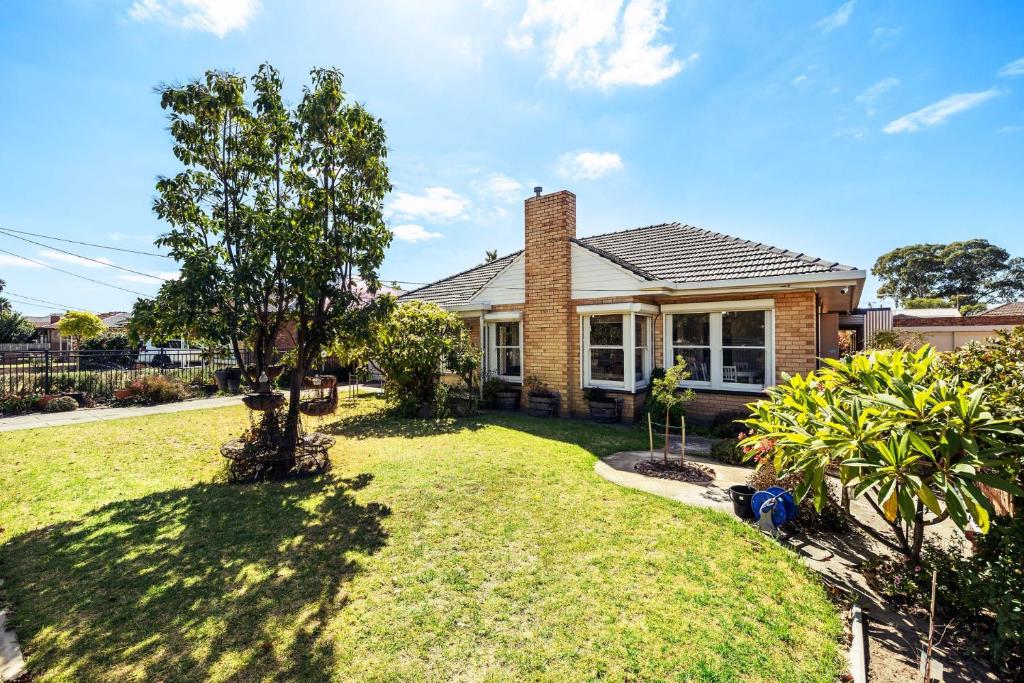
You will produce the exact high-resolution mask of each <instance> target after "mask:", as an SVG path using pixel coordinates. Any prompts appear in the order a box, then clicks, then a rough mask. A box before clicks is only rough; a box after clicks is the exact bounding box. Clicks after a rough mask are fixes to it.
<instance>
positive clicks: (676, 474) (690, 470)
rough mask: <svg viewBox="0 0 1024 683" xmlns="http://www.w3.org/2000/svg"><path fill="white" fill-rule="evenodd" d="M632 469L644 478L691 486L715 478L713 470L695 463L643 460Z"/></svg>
mask: <svg viewBox="0 0 1024 683" xmlns="http://www.w3.org/2000/svg"><path fill="white" fill-rule="evenodd" d="M633 469H634V470H636V471H637V472H638V473H639V474H642V475H644V476H646V477H657V478H658V479H671V480H673V481H685V482H690V483H692V484H706V483H708V482H710V481H713V480H714V478H715V471H714V470H713V469H711V468H710V467H708V466H706V465H701V464H700V463H696V462H678V461H669V462H663V461H661V460H645V461H642V462H638V463H637V464H636V465H634V466H633Z"/></svg>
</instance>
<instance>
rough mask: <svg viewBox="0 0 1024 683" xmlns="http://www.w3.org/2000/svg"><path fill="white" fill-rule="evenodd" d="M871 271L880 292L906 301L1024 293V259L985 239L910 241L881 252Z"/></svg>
mask: <svg viewBox="0 0 1024 683" xmlns="http://www.w3.org/2000/svg"><path fill="white" fill-rule="evenodd" d="M871 272H872V273H873V274H874V275H875V276H876V277H878V278H879V279H880V280H881V281H882V285H881V286H880V287H879V288H878V293H879V295H881V296H884V297H889V298H891V299H895V300H896V302H897V303H899V304H901V305H904V306H905V305H906V302H907V301H908V300H912V299H916V298H942V299H945V300H947V301H949V302H951V303H952V304H953V305H954V306H957V307H960V306H964V305H970V304H978V303H984V302H1000V301H1008V300H1013V299H1015V298H1018V297H1021V296H1024V258H1021V257H1015V258H1011V257H1010V254H1009V252H1007V251H1006V250H1005V249H1002V248H1001V247H998V246H996V245H994V244H991V243H989V242H988V241H987V240H983V239H972V240H967V241H964V242H952V243H950V244H912V245H910V246H906V247H900V248H898V249H893V250H892V251H890V252H887V253H885V254H882V255H881V256H879V257H878V260H877V261H875V265H874V267H873V268H872V269H871Z"/></svg>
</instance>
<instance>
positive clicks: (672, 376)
mask: <svg viewBox="0 0 1024 683" xmlns="http://www.w3.org/2000/svg"><path fill="white" fill-rule="evenodd" d="M689 376H690V371H689V370H687V369H686V360H685V359H684V358H683V357H682V356H677V357H676V362H675V365H673V366H672V367H670V368H669V369H667V370H665V374H664V375H660V373H659V376H652V377H651V400H652V401H653V402H654V404H655V405H657V406H659V407H660V408H663V409H664V410H665V422H664V426H665V451H664V460H665V462H666V463H667V462H668V434H669V427H670V426H671V424H670V423H671V422H672V409H673V408H676V407H679V406H682V405H683V404H684V403H686V402H687V401H689V400H691V399H692V398H693V396H694V392H693V389H684V390H683V391H680V390H679V383H680V382H682V381H683V380H684V379H686V378H687V377H689ZM682 424H685V422H684V423H682ZM681 438H682V439H684V442H683V443H684V444H685V439H686V434H685V433H684V434H682V435H681Z"/></svg>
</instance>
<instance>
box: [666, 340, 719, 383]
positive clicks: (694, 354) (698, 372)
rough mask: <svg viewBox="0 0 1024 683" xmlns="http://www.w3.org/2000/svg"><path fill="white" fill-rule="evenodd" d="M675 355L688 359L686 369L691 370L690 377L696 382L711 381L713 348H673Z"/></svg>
mask: <svg viewBox="0 0 1024 683" xmlns="http://www.w3.org/2000/svg"><path fill="white" fill-rule="evenodd" d="M672 355H673V356H674V357H678V356H682V357H683V360H685V361H686V369H687V370H689V371H690V379H691V380H693V381H695V382H710V381H711V349H680V348H673V349H672Z"/></svg>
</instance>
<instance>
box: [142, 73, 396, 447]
mask: <svg viewBox="0 0 1024 683" xmlns="http://www.w3.org/2000/svg"><path fill="white" fill-rule="evenodd" d="M310 78H311V83H310V85H308V86H307V87H305V88H304V89H303V94H302V97H301V99H300V101H299V103H298V104H297V105H296V106H294V107H288V106H286V105H285V104H284V100H283V97H282V87H283V84H282V80H281V77H280V75H279V73H278V72H277V70H276V69H274V68H273V67H272V66H270V65H267V64H264V65H263V66H261V67H260V68H259V70H258V71H257V73H256V74H255V75H253V76H252V77H251V78H249V79H246V78H244V77H242V76H237V75H234V74H228V73H224V72H219V71H210V72H207V74H206V75H205V77H204V78H203V79H201V80H196V81H192V82H190V83H187V84H185V85H181V86H166V87H163V88H161V89H160V95H161V106H162V107H163V108H164V109H166V110H167V111H168V112H169V114H168V117H169V119H170V132H171V136H172V137H173V140H174V144H173V150H174V154H175V156H176V157H177V159H178V160H179V161H180V162H181V164H182V166H183V167H184V168H183V170H181V171H180V172H179V173H178V174H177V175H174V176H172V177H164V178H160V179H159V181H158V183H157V191H158V197H157V199H156V200H155V201H154V205H153V208H154V211H155V213H156V214H157V216H158V217H160V218H161V219H162V220H164V221H166V222H167V223H168V224H169V225H170V228H171V229H170V231H169V232H167V233H166V234H164V235H161V236H160V238H158V240H157V244H158V245H160V246H164V247H167V248H168V249H169V250H170V254H171V256H173V257H174V258H175V259H176V260H177V261H178V262H179V263H180V264H181V274H180V276H179V278H178V279H177V280H174V281H171V282H167V283H165V284H164V285H162V286H161V289H160V292H159V294H158V295H157V297H156V298H155V299H152V300H140V301H139V302H137V303H136V306H135V310H134V312H133V318H135V319H137V320H138V321H139V322H138V324H137V325H135V326H134V327H133V331H134V333H135V334H136V335H138V336H152V337H169V336H177V335H180V334H184V335H186V336H190V337H193V338H198V339H204V340H210V342H211V343H215V344H228V345H230V347H231V349H232V352H233V353H234V355H235V358H236V360H237V362H238V364H239V365H240V366H241V367H243V369H244V368H245V367H246V364H245V363H244V362H243V356H242V351H243V350H249V351H252V353H253V359H252V360H253V361H254V363H253V364H254V366H255V372H247V374H248V376H249V380H250V382H254V381H255V380H256V379H257V377H258V376H259V375H260V373H261V372H262V370H263V369H264V368H265V367H266V366H267V365H268V364H270V363H271V362H272V360H273V354H274V344H275V341H276V339H277V335H278V333H279V332H280V331H282V330H283V329H284V327H285V326H286V325H287V326H289V327H290V329H291V330H292V331H293V335H292V336H294V338H295V342H296V348H295V356H296V363H295V366H294V370H293V374H292V381H291V391H292V397H291V400H290V402H289V412H288V417H287V425H286V428H285V434H286V443H284V444H282V445H283V447H284V448H286V449H287V448H288V447H289V444H290V445H292V446H294V443H295V439H296V438H297V434H298V404H299V398H300V396H299V391H300V389H301V386H302V381H303V377H304V375H305V372H306V369H307V368H308V367H309V366H310V364H311V363H312V362H313V361H314V360H315V359H318V358H319V356H320V353H321V351H322V350H323V349H325V348H326V347H328V346H329V345H331V344H333V343H335V342H337V341H338V339H339V337H346V336H347V337H352V338H360V337H363V336H366V335H367V334H368V333H369V332H368V330H369V325H370V323H371V322H372V321H373V320H374V319H375V318H376V317H378V316H379V311H382V310H386V309H387V308H388V305H389V299H388V298H387V297H383V298H382V297H375V294H376V292H377V290H378V288H379V287H380V282H379V279H378V274H377V270H378V269H379V267H380V264H381V262H382V261H383V259H384V252H385V250H386V248H387V246H388V245H389V244H390V242H391V232H390V231H389V230H388V228H387V227H386V226H385V224H384V219H383V201H384V196H385V195H386V194H387V192H389V191H390V190H391V185H390V183H389V181H388V169H387V164H386V158H387V146H386V137H385V134H384V128H383V126H382V124H381V122H380V120H379V119H377V118H375V117H373V116H372V115H371V114H370V113H369V112H367V111H366V109H364V108H363V107H362V106H361V105H358V104H350V103H349V102H347V100H346V97H345V93H344V91H343V90H342V74H341V72H340V71H338V70H336V69H320V68H318V69H313V70H312V71H311V72H310Z"/></svg>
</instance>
